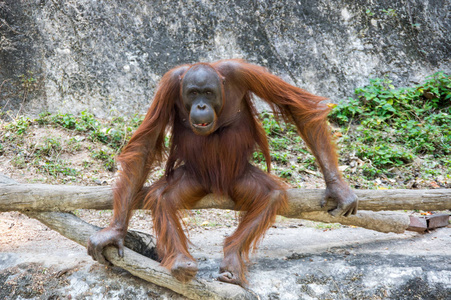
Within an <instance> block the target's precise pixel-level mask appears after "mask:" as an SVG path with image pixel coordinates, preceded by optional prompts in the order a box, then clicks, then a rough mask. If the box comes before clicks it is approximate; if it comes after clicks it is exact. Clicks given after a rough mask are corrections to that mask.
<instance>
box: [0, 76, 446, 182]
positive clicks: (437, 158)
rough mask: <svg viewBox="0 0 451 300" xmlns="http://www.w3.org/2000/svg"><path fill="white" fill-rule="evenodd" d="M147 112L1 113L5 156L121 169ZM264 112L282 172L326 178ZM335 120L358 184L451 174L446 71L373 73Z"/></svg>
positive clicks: (38, 167) (49, 166) (45, 166)
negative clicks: (395, 76)
mask: <svg viewBox="0 0 451 300" xmlns="http://www.w3.org/2000/svg"><path fill="white" fill-rule="evenodd" d="M142 119H143V116H139V115H135V116H133V117H131V118H122V117H118V118H114V119H111V120H101V119H98V118H96V117H95V116H94V115H93V114H91V113H89V112H82V113H81V114H80V115H73V114H69V113H67V114H61V113H58V114H50V113H47V112H44V113H41V114H40V115H39V116H38V118H36V119H30V118H29V117H25V116H19V117H17V118H16V119H15V120H13V121H12V122H8V123H6V122H2V121H0V122H1V123H0V129H3V130H1V131H0V157H1V156H8V157H10V158H11V164H12V165H13V166H14V167H16V168H18V169H25V168H34V170H35V171H36V172H38V173H41V174H44V175H47V176H50V177H53V178H64V179H65V180H67V181H71V180H74V178H82V177H83V174H84V173H85V172H86V171H87V170H89V169H92V168H93V166H95V165H96V164H93V162H95V163H97V164H100V165H101V166H102V168H103V169H104V171H105V172H114V171H115V170H116V164H115V160H114V159H115V156H116V155H117V154H118V153H119V152H120V150H121V149H122V147H123V146H124V145H125V144H126V143H127V141H128V140H129V139H130V137H131V135H132V133H133V132H134V131H135V130H136V128H137V127H138V126H139V124H140V123H141V121H142ZM260 120H261V124H262V126H263V128H264V130H265V132H266V133H267V135H268V141H269V146H270V153H271V163H272V165H273V173H274V174H276V175H277V176H279V177H282V178H284V179H285V180H286V181H288V182H289V183H290V184H291V185H292V186H294V187H303V185H304V181H311V180H317V179H318V180H320V179H321V173H320V171H319V169H318V167H317V164H316V160H315V157H314V156H313V155H312V154H311V153H310V151H309V150H308V149H307V147H306V146H305V144H304V143H303V141H302V139H301V138H300V137H299V136H298V134H297V131H296V127H295V126H293V125H292V124H285V123H283V122H278V121H277V118H275V117H274V116H273V115H272V114H271V113H268V112H264V113H262V114H261V115H260ZM330 121H331V125H332V128H333V134H334V137H335V138H336V141H337V144H338V150H339V152H340V156H339V157H340V162H339V163H340V166H341V167H343V169H345V170H344V171H343V175H344V177H346V178H347V179H348V181H350V182H351V184H352V185H353V186H354V187H356V188H377V187H379V186H381V185H385V186H386V187H388V188H390V187H398V188H406V187H407V188H408V187H412V182H414V183H415V182H417V183H419V184H425V185H427V184H428V183H431V182H434V183H435V184H436V185H437V184H438V185H439V186H440V185H441V186H446V185H447V184H448V183H449V182H450V181H451V178H450V174H451V79H450V76H449V75H447V74H445V73H443V72H438V73H436V74H434V75H432V76H430V77H428V78H426V79H425V81H424V83H422V84H419V85H415V86H412V87H404V88H396V87H395V86H393V85H392V82H391V81H390V80H389V79H388V78H382V79H380V78H379V79H371V80H370V81H369V84H368V85H367V86H364V87H361V88H358V89H356V91H355V97H354V98H350V99H347V100H345V101H343V102H341V103H340V104H338V105H336V107H335V108H334V109H333V111H332V113H331V115H330ZM37 128H41V129H45V130H47V129H49V132H50V129H55V130H58V131H59V132H63V133H64V134H63V135H65V136H64V137H58V136H54V135H52V134H51V133H49V134H48V135H46V136H43V137H41V138H40V139H39V140H38V141H32V136H33V134H34V132H35V130H36V129H37ZM168 140H169V139H168V138H167V141H168ZM83 151H85V152H87V153H89V155H88V157H85V158H84V159H83V161H82V162H81V163H80V165H78V166H75V165H74V164H73V161H72V157H73V156H74V155H77V153H82V152H83ZM252 162H253V163H254V164H255V165H257V166H259V167H261V168H262V169H264V170H265V169H266V162H265V159H264V157H263V155H262V154H261V153H259V152H255V153H254V154H253V157H252ZM93 172H94V173H95V171H93ZM157 173H158V174H155V175H161V174H162V172H161V171H159V172H157ZM111 177H112V176H111Z"/></svg>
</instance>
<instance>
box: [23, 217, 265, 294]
mask: <svg viewBox="0 0 451 300" xmlns="http://www.w3.org/2000/svg"><path fill="white" fill-rule="evenodd" d="M26 214H27V215H28V216H30V217H32V218H35V219H37V220H39V221H40V222H42V223H44V224H45V225H47V226H48V227H50V228H51V229H53V230H55V231H58V232H59V233H61V234H62V235H63V236H65V237H67V238H68V239H71V240H73V241H75V242H76V243H78V244H80V245H82V246H84V247H86V245H87V242H88V239H89V237H90V236H91V235H92V234H94V233H95V232H96V231H97V230H99V228H98V227H96V226H93V225H91V224H89V223H86V222H85V221H83V220H81V219H80V218H78V217H77V216H75V215H73V214H71V213H63V212H26ZM126 244H127V241H126ZM104 255H105V257H106V258H107V259H108V261H110V262H111V263H112V264H114V265H115V266H118V267H121V268H123V269H125V270H127V271H129V272H130V273H131V274H133V275H135V276H137V277H140V278H142V279H144V280H147V281H149V282H152V283H155V284H157V285H159V286H163V287H166V288H169V289H171V290H173V291H175V292H177V293H179V294H181V295H184V296H186V297H188V298H190V299H258V297H257V296H256V295H255V294H253V293H252V292H251V291H249V290H246V289H243V288H242V287H240V286H237V285H234V284H228V283H223V282H219V281H206V280H202V279H197V278H195V279H193V280H192V281H190V282H189V283H185V284H183V283H181V282H180V281H178V280H177V279H175V278H174V277H173V276H172V275H171V273H170V272H169V271H168V270H166V269H165V268H163V267H161V266H160V263H159V262H157V261H155V260H152V259H150V258H147V257H145V256H143V255H141V254H139V253H137V252H135V251H133V250H131V249H129V248H127V247H126V248H125V249H124V257H123V258H121V257H119V255H118V253H117V248H115V247H113V246H110V247H107V248H106V249H105V250H104Z"/></svg>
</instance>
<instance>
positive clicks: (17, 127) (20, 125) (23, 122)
mask: <svg viewBox="0 0 451 300" xmlns="http://www.w3.org/2000/svg"><path fill="white" fill-rule="evenodd" d="M30 124H31V120H30V119H29V118H27V117H24V116H20V117H18V118H16V119H15V120H14V121H13V122H11V123H9V124H6V125H5V129H6V130H8V131H10V132H15V133H16V134H17V135H23V134H24V133H25V132H26V131H27V129H28V127H29V126H30Z"/></svg>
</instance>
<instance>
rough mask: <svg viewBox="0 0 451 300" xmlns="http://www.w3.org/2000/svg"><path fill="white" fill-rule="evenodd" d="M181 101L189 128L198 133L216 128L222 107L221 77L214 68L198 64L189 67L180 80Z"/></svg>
mask: <svg viewBox="0 0 451 300" xmlns="http://www.w3.org/2000/svg"><path fill="white" fill-rule="evenodd" d="M182 101H183V105H184V106H185V108H186V110H187V111H188V112H189V122H190V125H191V129H192V130H193V131H194V133H195V134H198V135H209V134H210V133H212V132H213V131H214V130H215V129H216V121H217V116H218V115H219V113H220V111H221V109H222V101H223V100H222V83H221V78H220V77H219V75H218V73H216V71H215V70H214V69H212V68H211V67H209V66H206V65H198V66H194V67H193V68H191V69H189V70H188V71H187V72H186V74H185V76H184V77H183V81H182Z"/></svg>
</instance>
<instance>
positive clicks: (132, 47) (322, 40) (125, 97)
mask: <svg viewBox="0 0 451 300" xmlns="http://www.w3.org/2000/svg"><path fill="white" fill-rule="evenodd" d="M450 12H451V3H450V1H449V0H446V1H443V0H399V1H388V0H320V1H317V0H297V1H294V0H288V1H284V0H272V1H270V0H266V1H240V0H216V1H209V0H188V1H163V0H160V1H143V0H134V1H131V0H121V1H106V0H104V1H100V0H62V1H56V0H33V1H32V0H0V34H1V36H0V111H2V112H6V111H14V112H16V113H17V111H18V110H21V112H25V111H27V112H29V113H30V112H31V113H39V112H41V111H51V112H55V111H60V112H72V113H78V112H80V111H82V110H88V111H91V112H94V113H95V114H96V115H98V116H110V115H121V114H133V113H135V112H144V111H145V110H146V108H147V107H148V104H149V102H150V101H151V98H152V95H153V93H154V91H155V87H156V85H157V83H158V80H159V79H160V78H161V76H162V75H163V74H164V73H165V72H166V71H167V70H169V69H170V68H172V67H174V66H176V65H179V64H183V63H192V62H196V61H207V62H208V61H215V60H218V59H223V58H244V59H246V60H248V61H250V62H252V63H256V64H260V65H263V66H266V67H267V68H269V69H270V70H271V71H272V72H273V73H275V74H277V75H279V76H281V77H282V78H284V79H285V80H287V81H288V82H290V83H292V84H295V85H297V86H300V87H303V88H305V89H307V90H309V91H311V92H314V93H317V94H320V95H323V96H326V97H329V98H330V99H331V100H333V101H338V100H340V99H342V98H345V97H348V96H352V94H353V91H354V88H356V87H358V86H362V85H364V84H366V83H367V82H368V78H369V77H382V76H389V77H390V78H392V79H393V80H394V82H395V84H401V85H409V84H412V83H413V82H418V81H419V80H421V79H422V78H424V76H426V75H430V74H432V73H433V72H435V71H438V70H444V71H448V72H449V71H450V70H451V61H450V58H451V18H450V14H451V13H450Z"/></svg>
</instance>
